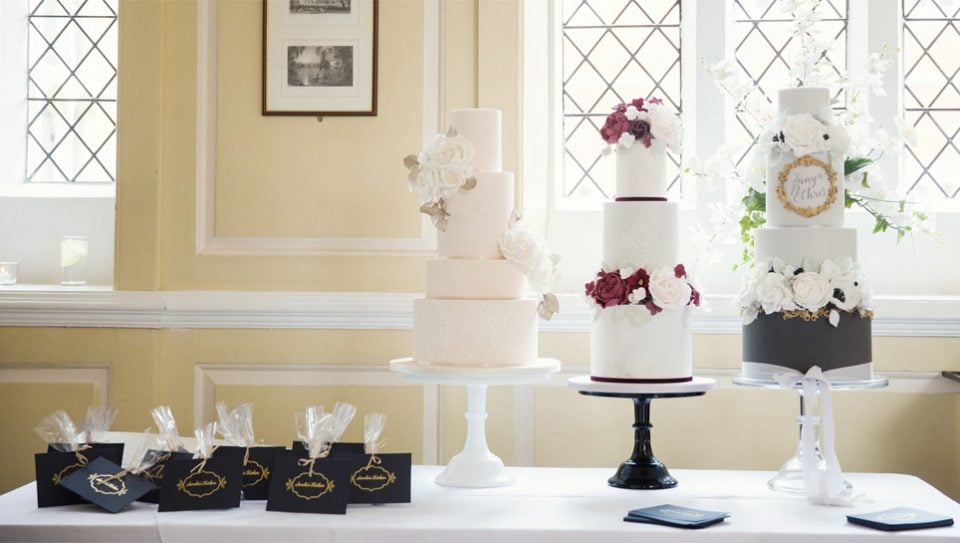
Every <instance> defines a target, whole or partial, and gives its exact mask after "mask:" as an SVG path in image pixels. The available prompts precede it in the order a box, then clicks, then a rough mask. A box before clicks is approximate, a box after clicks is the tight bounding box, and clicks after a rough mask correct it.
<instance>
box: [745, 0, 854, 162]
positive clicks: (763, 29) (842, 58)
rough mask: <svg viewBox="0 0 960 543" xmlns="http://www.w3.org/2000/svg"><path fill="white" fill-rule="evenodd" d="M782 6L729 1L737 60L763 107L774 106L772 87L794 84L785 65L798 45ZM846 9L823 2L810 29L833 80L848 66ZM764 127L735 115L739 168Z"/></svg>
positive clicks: (841, 0)
mask: <svg viewBox="0 0 960 543" xmlns="http://www.w3.org/2000/svg"><path fill="white" fill-rule="evenodd" d="M781 6H782V3H781V1H780V0H734V18H735V23H734V25H733V44H734V51H735V56H736V61H737V64H739V65H740V67H741V68H742V69H743V71H744V72H745V73H746V75H747V77H749V78H750V80H751V81H752V82H753V83H754V84H755V85H756V86H757V88H758V89H759V90H760V92H761V93H762V96H763V98H765V99H766V101H767V103H768V104H773V103H775V102H776V92H777V89H780V88H783V87H788V86H793V85H794V82H793V81H792V77H791V74H790V63H791V60H792V59H793V58H794V55H795V54H796V51H797V48H798V47H799V43H797V40H795V39H794V38H793V36H792V30H793V22H792V19H791V16H790V14H789V13H784V12H783V10H782V9H781ZM847 8H848V6H847V2H846V0H822V1H821V2H820V3H819V4H818V5H817V7H816V12H817V14H818V15H819V18H820V20H819V21H818V22H817V23H816V25H815V27H814V30H815V32H816V33H817V35H818V36H819V38H820V39H822V40H824V41H825V42H827V43H829V48H828V49H827V50H826V53H825V55H824V59H823V61H824V62H825V63H826V65H827V66H828V68H829V69H828V73H830V74H831V75H835V76H837V77H838V78H839V76H840V74H841V73H842V72H843V71H845V70H846V64H847ZM831 86H834V87H835V85H831ZM835 88H836V87H835ZM838 92H842V91H838ZM837 98H838V100H837V101H836V102H837V103H840V102H842V96H841V95H838V96H837ZM840 105H841V106H842V103H840ZM838 109H842V107H840V108H838ZM763 128H764V127H761V126H758V125H757V122H756V121H755V120H754V119H752V118H750V117H749V116H747V115H744V114H737V115H736V122H735V123H734V129H733V134H732V138H733V140H734V141H737V142H740V143H742V145H743V147H742V149H741V150H740V151H739V152H738V154H737V156H736V160H737V163H738V164H739V163H740V162H742V161H743V160H744V159H747V158H748V157H749V156H750V153H751V150H752V149H753V144H752V142H753V140H754V139H755V138H756V136H757V134H758V133H759V131H760V130H762V129H763Z"/></svg>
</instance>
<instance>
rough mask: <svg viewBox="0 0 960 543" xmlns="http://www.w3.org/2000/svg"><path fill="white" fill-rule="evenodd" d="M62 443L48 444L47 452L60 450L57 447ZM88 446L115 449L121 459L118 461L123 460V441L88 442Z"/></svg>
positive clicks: (94, 448) (91, 448) (92, 448)
mask: <svg viewBox="0 0 960 543" xmlns="http://www.w3.org/2000/svg"><path fill="white" fill-rule="evenodd" d="M61 445H62V444H60V443H51V444H49V445H47V452H57V451H60V450H61V449H60V448H57V447H58V446H61ZM86 446H87V447H89V449H86V450H101V449H115V450H116V458H119V459H120V460H119V461H118V462H117V463H118V464H119V463H122V462H123V443H87V444H86ZM108 458H114V456H109V457H108Z"/></svg>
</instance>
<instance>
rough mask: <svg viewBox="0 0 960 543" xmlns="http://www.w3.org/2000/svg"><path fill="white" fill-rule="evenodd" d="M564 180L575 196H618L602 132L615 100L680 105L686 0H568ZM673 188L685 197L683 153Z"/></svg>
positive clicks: (672, 167)
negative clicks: (682, 18) (681, 171)
mask: <svg viewBox="0 0 960 543" xmlns="http://www.w3.org/2000/svg"><path fill="white" fill-rule="evenodd" d="M561 17H562V19H561V20H562V25H563V28H562V47H563V61H562V62H563V69H562V73H563V106H562V107H563V111H562V113H563V142H564V153H563V154H564V157H563V182H562V185H561V186H562V197H563V198H565V199H566V200H567V201H568V202H573V203H580V204H588V205H589V204H595V203H596V202H597V201H599V200H600V199H605V198H609V197H611V196H613V191H614V184H615V163H616V161H615V160H613V159H612V158H611V157H602V156H601V154H600V151H601V150H602V149H603V147H604V144H603V141H602V140H601V139H600V135H599V130H600V127H602V126H603V123H604V120H605V119H606V116H607V115H608V114H609V113H610V111H611V109H612V108H613V106H615V105H616V104H618V103H620V102H626V101H629V100H631V99H633V98H637V97H643V98H646V97H650V96H657V97H660V98H662V99H663V100H664V103H666V104H668V105H669V106H671V107H673V108H675V109H676V110H677V111H680V110H681V103H680V1H679V0H643V1H638V0H629V1H623V0H618V1H617V0H564V1H563V8H562V15H561ZM670 159H671V160H670V162H668V171H667V175H668V176H669V177H670V178H671V179H672V182H671V183H670V191H671V192H672V193H673V194H674V195H675V196H677V195H679V190H680V183H679V163H680V157H679V156H671V157H670Z"/></svg>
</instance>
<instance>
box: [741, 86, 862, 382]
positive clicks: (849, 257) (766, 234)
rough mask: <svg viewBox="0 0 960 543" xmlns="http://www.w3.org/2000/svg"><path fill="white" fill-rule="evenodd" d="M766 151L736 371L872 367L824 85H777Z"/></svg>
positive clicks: (762, 373) (767, 374) (836, 373)
mask: <svg viewBox="0 0 960 543" xmlns="http://www.w3.org/2000/svg"><path fill="white" fill-rule="evenodd" d="M778 112H779V117H778V121H777V126H776V127H774V128H773V129H772V130H770V131H768V132H767V133H766V134H765V135H763V136H761V141H760V145H762V146H763V150H765V151H766V152H767V190H766V209H767V214H766V218H767V222H766V224H765V226H764V227H763V228H761V229H760V230H758V231H757V232H756V244H755V250H756V263H755V267H754V269H753V271H752V272H751V273H750V274H749V275H748V277H747V278H746V280H745V283H744V287H743V290H742V291H741V293H740V300H739V301H740V307H741V312H742V315H743V321H744V325H743V375H744V377H747V378H752V379H762V380H770V379H773V377H774V376H775V375H777V374H782V373H788V372H801V373H806V372H807V370H809V369H810V368H811V367H812V366H819V367H820V368H821V369H822V370H823V371H824V372H825V374H826V375H827V376H828V377H831V378H834V379H854V380H859V379H870V378H871V377H872V357H871V327H870V323H871V318H872V317H873V311H872V303H871V295H870V289H869V286H868V285H867V284H866V283H865V281H864V277H863V275H862V274H861V273H860V269H859V266H858V264H857V232H856V230H855V229H854V228H847V227H844V226H843V216H844V184H843V177H844V172H843V168H844V151H845V150H846V148H847V145H848V141H847V136H846V132H845V130H844V129H843V127H841V126H838V125H835V124H833V120H832V112H831V109H830V94H829V90H828V89H825V88H794V89H783V90H781V91H780V92H779V96H778Z"/></svg>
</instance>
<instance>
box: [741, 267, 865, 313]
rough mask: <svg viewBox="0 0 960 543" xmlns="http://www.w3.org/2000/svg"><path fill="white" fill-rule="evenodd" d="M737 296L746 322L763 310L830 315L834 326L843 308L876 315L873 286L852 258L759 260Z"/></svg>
mask: <svg viewBox="0 0 960 543" xmlns="http://www.w3.org/2000/svg"><path fill="white" fill-rule="evenodd" d="M815 270H816V271H815ZM737 299H738V302H739V305H740V314H741V317H742V319H743V324H744V325H748V324H750V323H752V322H753V321H754V320H756V318H757V317H758V316H759V315H760V313H761V312H763V313H764V314H766V315H772V314H774V313H784V317H785V318H792V317H795V316H801V317H803V318H804V319H805V320H815V319H817V318H820V317H827V318H828V319H829V321H830V324H832V325H833V326H835V327H836V326H838V325H839V323H840V313H839V312H840V311H844V312H847V313H858V314H859V315H860V316H861V317H863V318H871V317H872V316H873V301H872V295H871V292H870V287H869V285H868V284H867V282H866V279H865V278H864V276H863V274H862V273H861V272H860V268H859V267H858V266H857V264H856V263H855V262H854V261H853V260H852V259H850V258H845V259H843V260H838V261H835V260H824V261H822V262H820V263H819V265H818V263H817V262H815V261H813V260H810V259H807V260H805V261H804V262H803V266H802V267H800V268H797V267H794V266H791V265H789V264H786V263H784V261H783V260H781V259H779V258H774V259H771V260H768V261H766V262H761V263H758V264H757V266H756V267H755V268H754V269H753V272H752V274H751V275H750V276H748V277H747V280H746V281H745V283H744V286H743V289H742V290H741V291H740V294H739V295H738V296H737Z"/></svg>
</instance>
